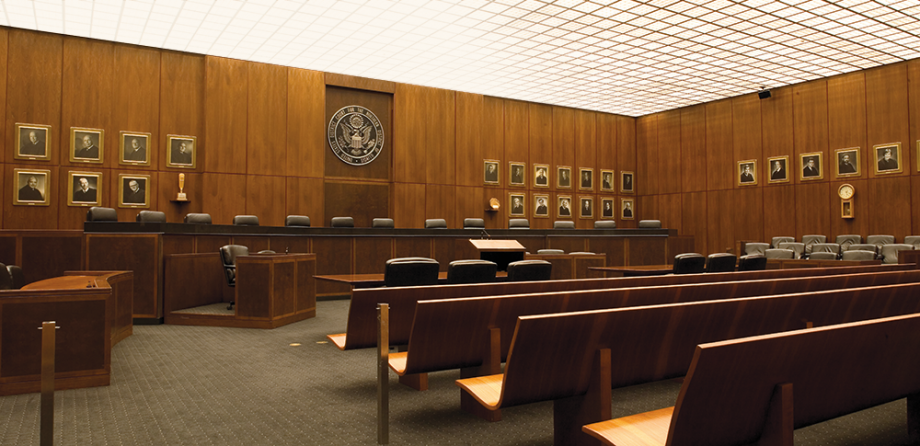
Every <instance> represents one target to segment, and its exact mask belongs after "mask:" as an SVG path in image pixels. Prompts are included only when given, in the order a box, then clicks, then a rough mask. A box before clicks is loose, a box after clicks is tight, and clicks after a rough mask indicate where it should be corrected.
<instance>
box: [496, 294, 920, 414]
mask: <svg viewBox="0 0 920 446" xmlns="http://www.w3.org/2000/svg"><path fill="white" fill-rule="evenodd" d="M918 311H920V284H916V283H912V284H902V285H887V286H879V287H870V288H853V289H846V290H834V291H819V292H809V293H799V294H786V295H780V296H763V297H749V298H740V299H727V300H714V301H703V302H693V303H682V304H668V305H657V306H646V307H631V308H620V309H613V310H597V311H588V312H580V313H563V314H551V315H536V316H523V317H521V318H520V319H519V320H518V325H517V327H516V329H515V332H514V339H513V341H512V343H513V345H512V348H511V352H510V353H509V354H508V361H507V363H506V364H505V377H504V385H503V388H502V397H501V406H503V407H504V406H511V405H516V404H525V403H531V402H537V401H546V400H555V399H560V398H565V397H569V396H573V395H580V394H584V393H585V392H586V391H587V389H588V382H589V378H590V375H591V366H592V364H593V362H594V356H595V352H597V351H598V350H600V349H602V348H609V349H610V352H611V353H610V357H611V364H613V368H612V370H611V385H612V387H613V388H617V387H624V386H628V385H633V384H638V383H644V382H651V381H657V380H662V379H667V378H674V377H679V376H683V375H684V374H686V372H687V369H688V368H689V366H690V361H691V359H692V358H693V353H694V350H695V348H696V346H697V345H699V344H704V343H707V342H715V341H722V340H728V339H737V338H742V337H748V336H756V335H762V334H769V333H779V332H783V331H791V330H797V329H801V328H804V327H805V324H806V321H810V322H813V323H814V325H815V326H816V327H821V326H826V325H832V324H840V323H847V322H853V321H859V320H867V319H874V318H881V317H889V316H895V315H902V314H909V313H916V312H918Z"/></svg>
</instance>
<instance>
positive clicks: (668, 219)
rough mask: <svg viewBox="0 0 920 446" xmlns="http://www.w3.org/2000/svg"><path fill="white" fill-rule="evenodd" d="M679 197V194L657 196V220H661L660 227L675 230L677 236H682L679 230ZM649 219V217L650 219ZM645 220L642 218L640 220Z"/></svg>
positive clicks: (680, 219)
mask: <svg viewBox="0 0 920 446" xmlns="http://www.w3.org/2000/svg"><path fill="white" fill-rule="evenodd" d="M680 212H681V196H680V194H661V195H659V196H658V217H655V218H656V219H658V220H661V227H662V228H668V229H676V230H677V232H678V234H679V235H683V232H682V230H681V223H682V217H681V213H680ZM650 218H651V217H650ZM645 219H647V218H646V217H642V220H645Z"/></svg>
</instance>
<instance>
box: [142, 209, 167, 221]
mask: <svg viewBox="0 0 920 446" xmlns="http://www.w3.org/2000/svg"><path fill="white" fill-rule="evenodd" d="M137 221H140V222H144V223H166V213H165V212H160V211H140V212H138V213H137Z"/></svg>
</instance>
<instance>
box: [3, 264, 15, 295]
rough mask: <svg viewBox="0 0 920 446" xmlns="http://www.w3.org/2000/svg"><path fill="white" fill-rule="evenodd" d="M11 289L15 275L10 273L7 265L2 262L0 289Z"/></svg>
mask: <svg viewBox="0 0 920 446" xmlns="http://www.w3.org/2000/svg"><path fill="white" fill-rule="evenodd" d="M11 289H13V277H12V276H11V275H10V271H9V270H8V269H7V268H6V265H4V264H2V263H0V290H11Z"/></svg>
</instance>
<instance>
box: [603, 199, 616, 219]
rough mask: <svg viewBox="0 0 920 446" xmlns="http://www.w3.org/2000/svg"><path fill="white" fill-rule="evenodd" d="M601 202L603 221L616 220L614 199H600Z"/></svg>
mask: <svg viewBox="0 0 920 446" xmlns="http://www.w3.org/2000/svg"><path fill="white" fill-rule="evenodd" d="M600 200H601V220H616V218H617V211H616V209H614V208H613V207H614V206H615V205H616V199H615V198H614V197H600Z"/></svg>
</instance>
